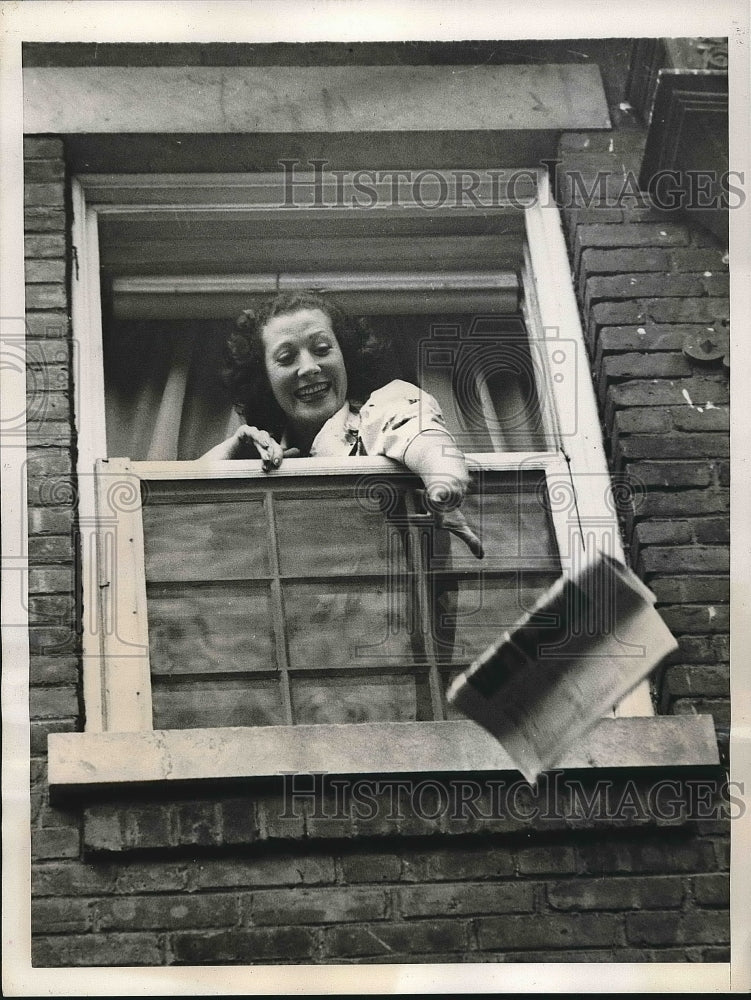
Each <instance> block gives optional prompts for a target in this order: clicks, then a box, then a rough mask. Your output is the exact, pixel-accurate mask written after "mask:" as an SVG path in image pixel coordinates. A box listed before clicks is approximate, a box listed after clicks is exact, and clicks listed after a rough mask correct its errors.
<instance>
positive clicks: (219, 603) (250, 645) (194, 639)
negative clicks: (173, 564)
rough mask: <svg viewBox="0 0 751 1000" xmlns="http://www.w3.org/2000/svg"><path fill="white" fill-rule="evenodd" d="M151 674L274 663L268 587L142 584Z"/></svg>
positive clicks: (215, 670) (269, 666)
mask: <svg viewBox="0 0 751 1000" xmlns="http://www.w3.org/2000/svg"><path fill="white" fill-rule="evenodd" d="M146 593H147V605H148V618H149V651H150V660H151V672H152V675H153V674H196V673H223V672H234V671H241V672H244V671H248V670H270V669H273V668H274V667H275V659H274V642H273V633H272V628H271V621H272V619H271V613H270V607H269V593H268V587H267V586H263V585H259V586H256V587H252V586H248V585H241V586H208V587H206V586H195V587H163V586H162V587H158V586H154V585H151V586H149V587H147V592H146Z"/></svg>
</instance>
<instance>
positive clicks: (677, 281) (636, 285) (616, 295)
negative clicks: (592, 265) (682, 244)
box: [584, 271, 706, 310]
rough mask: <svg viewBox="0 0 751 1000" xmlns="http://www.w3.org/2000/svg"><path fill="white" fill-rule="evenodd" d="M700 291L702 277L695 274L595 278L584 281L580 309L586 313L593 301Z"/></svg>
mask: <svg viewBox="0 0 751 1000" xmlns="http://www.w3.org/2000/svg"><path fill="white" fill-rule="evenodd" d="M704 280H706V279H704ZM704 291H705V289H704V285H703V280H702V277H701V275H698V274H650V273H647V272H643V271H640V272H637V273H635V274H628V273H627V274H617V275H612V276H602V275H598V276H593V277H590V278H588V279H587V282H586V286H585V293H584V307H585V309H587V310H589V309H590V308H591V306H592V305H594V303H596V302H603V301H605V302H607V301H612V300H617V299H636V298H645V297H646V296H654V297H656V298H659V297H663V296H664V297H667V298H670V297H675V296H694V297H695V296H701V295H702V294H704Z"/></svg>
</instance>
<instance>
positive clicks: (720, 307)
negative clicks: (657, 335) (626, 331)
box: [588, 297, 730, 342]
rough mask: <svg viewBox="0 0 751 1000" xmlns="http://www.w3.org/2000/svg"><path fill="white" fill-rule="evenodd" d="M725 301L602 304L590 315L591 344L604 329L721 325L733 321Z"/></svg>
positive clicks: (644, 299)
mask: <svg viewBox="0 0 751 1000" xmlns="http://www.w3.org/2000/svg"><path fill="white" fill-rule="evenodd" d="M729 315H730V312H729V304H728V300H727V299H725V298H708V297H705V298H662V299H656V298H640V299H631V300H629V301H625V302H599V303H598V304H597V305H594V306H592V309H591V310H590V312H589V324H588V326H589V329H590V340H591V341H592V342H594V339H595V338H594V331H595V330H596V328H597V327H602V326H625V325H630V324H639V325H642V326H643V325H644V324H646V323H648V322H651V323H718V322H720V321H721V320H723V319H724V320H727V319H728V318H729Z"/></svg>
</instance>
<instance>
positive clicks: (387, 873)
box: [338, 853, 402, 882]
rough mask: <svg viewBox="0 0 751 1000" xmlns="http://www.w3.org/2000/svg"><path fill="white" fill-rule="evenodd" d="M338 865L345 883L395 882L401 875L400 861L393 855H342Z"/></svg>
mask: <svg viewBox="0 0 751 1000" xmlns="http://www.w3.org/2000/svg"><path fill="white" fill-rule="evenodd" d="M338 864H339V867H340V869H341V873H342V878H343V879H344V881H345V882H396V881H398V880H399V878H400V876H401V873H402V863H401V859H400V858H399V857H397V856H396V855H395V854H393V853H383V854H381V853H379V854H360V853H357V854H344V855H342V857H341V858H340V859H339V862H338Z"/></svg>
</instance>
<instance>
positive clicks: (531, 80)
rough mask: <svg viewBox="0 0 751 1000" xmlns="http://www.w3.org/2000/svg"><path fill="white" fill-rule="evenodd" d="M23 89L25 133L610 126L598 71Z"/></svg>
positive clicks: (224, 75)
mask: <svg viewBox="0 0 751 1000" xmlns="http://www.w3.org/2000/svg"><path fill="white" fill-rule="evenodd" d="M23 85H24V131H25V132H26V133H28V134H32V133H58V134H63V133H92V132H110V133H111V132H165V133H166V132H245V133H249V132H251V133H258V132H260V133H265V132H292V133H298V132H351V131H356V132H378V131H385V132H398V131H407V132H420V131H439V132H444V131H450V130H452V129H462V130H465V129H482V130H485V129H492V130H512V131H516V130H517V129H534V130H538V129H542V130H546V129H579V128H609V127H610V119H609V117H608V109H607V102H606V99H605V91H604V89H603V85H602V80H601V78H600V70H599V67H598V66H596V65H589V66H585V65H575V64H572V63H561V64H553V63H542V64H538V65H532V66H527V65H517V64H515V65H506V66H471V67H470V66H323V67H319V66H314V67H311V66H305V67H301V66H263V67H258V66H255V67H252V66H217V67H207V66H190V67H182V66H166V67H164V66H143V67H139V68H129V67H122V66H109V67H94V66H78V67H57V68H41V67H34V68H27V69H25V70H24V71H23ZM157 95H158V96H157Z"/></svg>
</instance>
